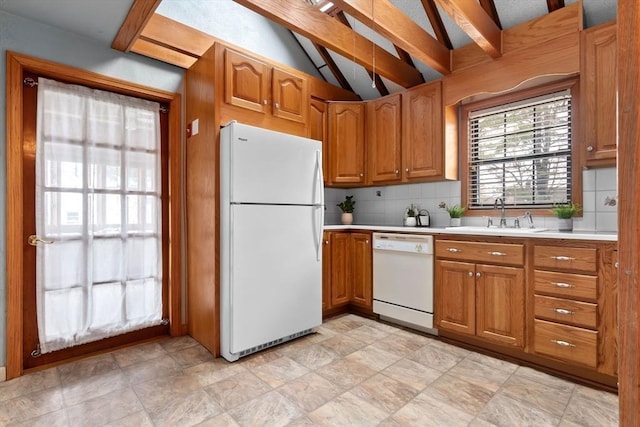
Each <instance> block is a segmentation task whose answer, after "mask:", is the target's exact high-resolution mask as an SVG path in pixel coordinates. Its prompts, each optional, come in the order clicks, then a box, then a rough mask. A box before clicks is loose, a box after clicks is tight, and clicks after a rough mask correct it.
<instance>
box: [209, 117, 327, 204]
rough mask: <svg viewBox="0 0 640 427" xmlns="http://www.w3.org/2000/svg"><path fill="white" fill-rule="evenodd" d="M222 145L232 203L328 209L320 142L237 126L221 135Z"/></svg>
mask: <svg viewBox="0 0 640 427" xmlns="http://www.w3.org/2000/svg"><path fill="white" fill-rule="evenodd" d="M221 144H223V147H222V153H223V156H222V159H221V167H222V168H229V173H230V175H229V183H232V186H231V188H230V189H229V191H230V193H229V202H230V203H268V204H300V205H313V204H322V203H323V194H324V191H323V183H322V145H321V143H320V142H319V141H315V140H313V139H308V138H302V137H298V136H293V135H288V134H284V133H280V132H274V131H270V130H266V129H261V128H256V127H253V126H247V125H242V124H239V123H232V124H230V125H228V126H226V127H224V128H223V129H222V134H221ZM225 144H228V146H224V145H225ZM225 156H228V160H227V159H225ZM223 176H224V175H223ZM222 184H223V185H224V183H222Z"/></svg>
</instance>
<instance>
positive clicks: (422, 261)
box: [373, 233, 438, 334]
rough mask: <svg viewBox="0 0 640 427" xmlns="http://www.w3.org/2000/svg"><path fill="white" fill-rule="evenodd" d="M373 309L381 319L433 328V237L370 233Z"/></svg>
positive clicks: (432, 331)
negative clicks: (371, 235)
mask: <svg viewBox="0 0 640 427" xmlns="http://www.w3.org/2000/svg"><path fill="white" fill-rule="evenodd" d="M373 312H374V313H376V314H378V315H380V318H381V319H383V320H388V321H391V322H395V323H399V324H401V325H406V326H409V327H412V328H415V329H419V330H422V331H424V332H429V333H432V334H437V332H438V331H437V330H436V329H434V328H433V236H425V235H415V234H396V233H373Z"/></svg>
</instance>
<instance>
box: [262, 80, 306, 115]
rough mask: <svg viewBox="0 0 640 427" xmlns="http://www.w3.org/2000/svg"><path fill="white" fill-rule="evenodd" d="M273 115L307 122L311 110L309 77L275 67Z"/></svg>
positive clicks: (272, 88) (272, 85)
mask: <svg viewBox="0 0 640 427" xmlns="http://www.w3.org/2000/svg"><path fill="white" fill-rule="evenodd" d="M271 75H272V82H271V91H272V96H273V98H272V102H273V110H272V111H273V115H274V116H275V117H280V118H282V119H286V120H292V121H294V122H300V123H305V122H306V120H307V116H308V111H309V85H308V82H307V79H305V78H303V77H300V76H296V75H293V74H291V73H288V72H286V71H283V70H280V69H279V68H274V69H273V71H272V74H271Z"/></svg>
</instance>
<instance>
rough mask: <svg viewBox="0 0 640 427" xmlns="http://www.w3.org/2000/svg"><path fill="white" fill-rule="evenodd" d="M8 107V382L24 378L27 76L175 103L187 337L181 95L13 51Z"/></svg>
mask: <svg viewBox="0 0 640 427" xmlns="http://www.w3.org/2000/svg"><path fill="white" fill-rule="evenodd" d="M6 60H7V74H6V92H7V95H6V109H7V121H6V127H7V135H6V147H7V171H6V172H7V180H6V193H7V196H6V215H7V217H6V234H7V235H6V250H7V256H6V263H7V267H6V274H7V275H6V295H7V298H6V304H7V307H6V310H7V334H6V345H7V350H6V351H7V358H6V361H7V362H6V376H7V379H11V378H15V377H18V376H20V375H22V372H23V369H22V333H23V330H22V325H23V317H22V312H23V310H22V309H23V306H22V304H23V303H22V289H23V280H22V268H23V255H22V253H23V248H24V245H25V242H24V241H23V223H22V218H23V194H22V191H20V190H18V189H20V188H22V178H23V170H22V155H23V149H22V141H23V134H22V133H23V129H22V100H23V92H22V88H23V82H22V80H23V78H22V75H23V73H24V72H32V73H35V74H39V75H43V76H47V77H49V78H52V79H58V80H64V81H65V82H69V83H73V84H80V85H85V86H90V87H93V88H97V89H101V90H107V91H110V92H117V93H121V94H124V95H129V96H135V97H138V98H145V99H149V100H153V101H157V102H162V103H167V104H169V113H168V114H169V144H168V148H169V149H168V152H169V154H168V155H169V159H168V165H169V166H168V168H169V170H168V171H167V173H168V181H169V190H168V191H169V194H168V197H169V219H168V222H169V223H168V226H169V235H168V236H167V237H166V238H167V239H168V241H169V259H168V260H167V262H168V263H169V265H168V267H169V277H168V288H169V295H168V297H169V324H170V328H169V330H170V334H171V336H177V335H184V333H185V331H186V326H185V325H183V324H182V320H181V319H182V315H181V295H182V289H181V288H182V283H181V282H182V279H181V272H182V259H181V238H182V237H181V232H180V231H181V223H182V218H181V215H182V210H181V200H182V188H181V184H180V181H181V180H180V177H181V164H182V162H181V154H180V153H181V142H180V136H181V111H182V102H181V95H180V94H179V93H172V92H166V91H162V90H158V89H154V88H150V87H147V86H142V85H138V84H135V83H130V82H126V81H123V80H119V79H115V78H112V77H108V76H104V75H101V74H97V73H94V72H91V71H85V70H82V69H79V68H75V67H70V66H67V65H63V64H58V63H55V62H50V61H45V60H41V59H38V58H34V57H30V56H27V55H22V54H19V53H16V52H11V51H7V54H6Z"/></svg>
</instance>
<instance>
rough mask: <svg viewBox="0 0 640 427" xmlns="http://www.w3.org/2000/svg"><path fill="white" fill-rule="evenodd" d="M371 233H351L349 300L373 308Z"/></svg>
mask: <svg viewBox="0 0 640 427" xmlns="http://www.w3.org/2000/svg"><path fill="white" fill-rule="evenodd" d="M371 257H372V254H371V234H369V233H351V286H352V289H351V302H352V303H353V304H356V305H358V306H360V307H363V308H367V309H372V308H373V296H372V294H373V282H372V280H371V267H372V264H371Z"/></svg>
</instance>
